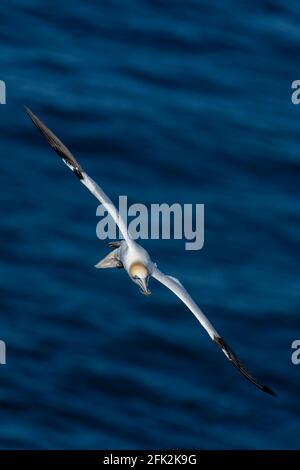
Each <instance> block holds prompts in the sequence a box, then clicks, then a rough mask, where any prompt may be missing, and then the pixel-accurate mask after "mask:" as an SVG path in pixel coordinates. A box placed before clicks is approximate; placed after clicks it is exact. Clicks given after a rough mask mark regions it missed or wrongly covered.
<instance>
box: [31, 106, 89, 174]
mask: <svg viewBox="0 0 300 470" xmlns="http://www.w3.org/2000/svg"><path fill="white" fill-rule="evenodd" d="M24 109H25V111H26V113H27V114H28V116H29V117H30V119H31V121H32V122H33V124H34V125H35V126H36V127H37V128H38V130H39V131H40V132H41V134H42V135H43V136H44V138H45V139H46V141H47V142H48V144H49V145H50V146H51V147H52V149H53V150H54V151H55V152H56V153H57V154H58V155H59V156H60V157H61V158H62V160H63V161H64V162H65V163H66V165H68V167H69V168H70V169H71V170H72V171H73V173H74V174H75V176H77V178H78V179H79V180H83V179H84V176H83V170H82V168H81V166H80V165H79V163H78V162H77V161H76V159H75V158H74V156H73V155H72V154H71V152H70V151H69V150H68V149H67V147H66V146H65V145H64V144H63V143H62V142H61V140H60V139H59V138H58V137H57V136H56V135H55V134H54V133H53V132H52V131H51V130H50V129H49V128H48V127H47V126H46V125H45V124H44V123H43V122H42V121H41V120H40V119H39V118H38V117H37V116H36V115H35V114H34V113H33V112H32V111H31V109H30V108H28V106H25V105H24Z"/></svg>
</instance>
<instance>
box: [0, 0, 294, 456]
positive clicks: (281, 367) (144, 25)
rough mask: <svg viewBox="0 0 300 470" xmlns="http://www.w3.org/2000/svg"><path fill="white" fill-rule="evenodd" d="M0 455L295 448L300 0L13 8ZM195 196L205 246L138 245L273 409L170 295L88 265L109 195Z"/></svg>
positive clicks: (3, 53) (5, 125) (5, 9)
mask: <svg viewBox="0 0 300 470" xmlns="http://www.w3.org/2000/svg"><path fill="white" fill-rule="evenodd" d="M0 18H1V29H0V79H1V80H4V81H5V83H6V87H7V89H6V92H7V96H6V100H7V103H6V104H5V105H0V136H1V140H0V149H1V157H0V158H1V172H0V179H1V203H0V204H1V230H0V237H1V240H0V257H1V264H0V289H1V295H0V302H1V304H0V305H1V308H0V339H1V340H3V341H5V342H6V346H7V358H6V359H7V364H6V365H1V366H0V384H1V385H0V448H1V449H93V448H94V449H117V448H119V449H129V448H135V449H143V448H148V449H166V448H172V449H176V448H177V449H178V448H195V449H297V448H299V447H300V438H299V436H300V402H299V393H300V381H299V379H300V375H299V374H300V365H299V366H297V365H293V364H292V362H291V354H292V352H293V351H292V349H291V343H292V341H293V340H295V339H300V322H299V319H300V291H299V280H300V279H299V261H300V260H299V237H300V184H299V178H300V106H296V105H293V104H292V102H291V93H292V90H291V83H292V81H293V80H296V79H300V28H299V23H300V5H299V2H298V1H296V0H289V2H286V1H283V0H277V1H270V0H251V1H250V0H248V1H241V0H240V1H237V0H226V1H223V2H211V1H210V0H187V1H182V0H172V1H167V0H165V1H162V0H109V1H108V0H101V1H96V0H88V1H84V0H74V1H72V2H62V1H41V0H2V2H1V6H0ZM23 105H27V106H30V107H31V108H32V110H33V111H34V112H35V113H36V114H38V115H39V116H40V117H41V118H42V119H43V120H44V121H45V122H46V123H47V124H48V125H49V126H50V127H51V128H52V129H53V130H54V131H55V132H56V133H57V134H58V135H59V136H60V138H61V139H62V140H63V141H64V142H65V143H66V144H67V145H68V146H69V147H70V148H71V150H72V151H73V153H74V155H75V156H76V157H77V159H78V160H79V161H80V163H81V164H82V166H83V167H84V169H85V170H86V171H87V172H88V174H89V175H91V176H92V177H93V178H94V179H95V180H96V181H97V182H98V183H99V184H101V186H102V187H103V189H104V190H105V191H106V192H107V193H108V194H109V195H110V197H111V198H112V199H113V200H114V201H116V202H117V201H118V196H119V195H128V202H129V203H130V204H131V203H135V202H139V203H144V204H147V205H149V204H151V203H162V202H167V203H169V204H172V203H174V202H179V203H181V204H183V203H193V204H196V203H199V204H200V203H203V204H205V243H204V247H203V249H202V250H200V251H186V250H185V246H184V241H182V240H170V241H168V240H148V241H145V242H144V246H145V247H146V248H147V249H148V250H149V251H150V253H151V256H152V257H153V259H154V260H155V261H157V262H158V264H159V267H160V268H161V270H162V271H164V272H166V273H168V274H171V275H174V276H176V277H178V278H179V279H180V280H181V282H182V283H183V284H184V285H185V286H186V288H187V289H188V290H189V292H190V293H191V294H192V296H193V297H194V298H195V300H196V301H197V302H198V303H199V305H200V306H201V308H203V310H204V311H205V313H206V314H207V316H208V317H209V319H210V320H211V322H212V323H213V324H214V325H215V327H216V329H217V330H218V331H220V332H221V334H222V335H223V336H224V338H225V339H226V340H227V342H228V343H229V344H230V345H231V347H232V348H233V349H234V350H235V351H236V352H237V353H238V355H239V356H240V357H241V359H242V360H243V361H244V362H245V363H246V365H247V366H248V368H249V369H250V371H251V372H253V374H254V375H256V376H257V377H259V378H260V379H261V380H262V381H263V382H264V383H266V384H268V385H269V386H270V387H272V388H273V389H274V390H275V391H276V392H277V395H278V397H277V398H273V397H271V396H268V395H267V394H264V393H262V392H260V391H259V390H257V389H256V388H255V387H253V385H251V384H250V383H249V382H247V381H246V380H245V379H244V378H243V377H242V376H241V375H240V374H239V373H238V372H237V371H236V370H235V369H234V368H233V367H232V365H231V364H230V363H229V362H228V361H227V360H226V358H225V356H224V355H223V354H222V353H221V352H220V351H219V350H218V349H217V348H216V347H215V345H214V344H213V343H212V342H211V341H210V339H209V337H208V336H207V334H206V333H205V332H204V331H203V330H202V328H201V326H200V325H199V324H198V322H197V321H196V319H195V318H194V317H193V315H192V314H191V313H190V312H189V311H188V310H187V309H186V308H185V307H184V305H183V304H181V303H180V301H179V300H178V299H176V298H175V296H174V295H172V293H171V292H169V291H167V290H166V289H165V288H164V287H163V286H161V285H159V284H158V283H155V281H153V282H152V283H151V286H150V288H151V290H152V293H153V295H152V296H150V297H148V298H145V297H144V296H142V295H141V294H140V293H139V291H138V289H137V287H136V286H135V285H134V284H133V283H132V282H131V281H130V279H129V278H128V277H127V276H126V274H125V273H124V272H122V271H121V270H106V271H102V270H96V269H95V268H94V267H93V266H94V264H95V263H96V262H97V261H99V260H100V259H101V258H102V257H104V256H105V255H106V254H107V252H108V247H107V241H100V240H99V239H98V238H97V237H96V233H95V230H96V224H97V223H98V221H99V217H97V216H96V208H97V201H96V200H95V199H93V197H92V196H91V195H90V194H89V193H88V192H87V191H86V190H85V188H84V187H83V186H81V185H80V184H79V182H78V181H77V180H76V178H74V177H73V175H72V174H71V172H70V171H69V170H68V169H67V168H66V167H65V166H64V165H63V164H62V163H61V161H60V159H59V158H58V156H57V155H56V154H55V153H54V152H53V151H52V150H51V149H50V148H49V147H48V146H47V145H46V143H45V142H44V141H43V139H42V138H41V136H40V135H39V134H38V132H37V131H36V129H35V128H34V126H33V125H32V123H31V122H30V120H29V119H28V117H27V116H26V114H25V112H24V109H23Z"/></svg>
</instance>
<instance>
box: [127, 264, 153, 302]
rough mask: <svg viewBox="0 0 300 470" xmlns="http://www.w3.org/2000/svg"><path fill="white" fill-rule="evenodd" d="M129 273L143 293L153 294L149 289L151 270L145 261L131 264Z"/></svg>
mask: <svg viewBox="0 0 300 470" xmlns="http://www.w3.org/2000/svg"><path fill="white" fill-rule="evenodd" d="M129 274H130V277H131V279H132V280H133V282H135V283H136V284H137V285H138V286H139V287H140V291H141V293H142V294H144V295H150V294H151V292H150V290H149V289H148V282H149V271H148V269H147V268H146V266H145V265H144V264H143V263H133V264H132V265H131V266H130V269H129Z"/></svg>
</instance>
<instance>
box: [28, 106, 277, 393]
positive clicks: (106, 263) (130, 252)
mask: <svg viewBox="0 0 300 470" xmlns="http://www.w3.org/2000/svg"><path fill="white" fill-rule="evenodd" d="M26 111H27V113H28V114H29V116H30V118H31V120H32V121H33V123H34V124H35V125H36V127H37V128H38V129H39V130H40V132H41V133H42V134H43V136H44V137H45V138H46V140H47V142H48V143H49V144H50V146H51V147H52V148H53V149H54V150H55V152H56V153H58V155H59V156H60V157H61V158H62V160H63V161H64V163H65V164H66V165H67V166H68V167H69V168H70V169H71V170H72V171H73V173H74V174H75V175H76V176H77V178H79V180H80V182H81V183H82V184H83V185H84V186H85V187H86V188H87V189H88V190H89V191H90V192H91V193H92V194H93V195H94V196H95V197H96V198H97V199H98V201H100V202H101V204H103V206H104V207H105V209H106V210H107V211H108V212H109V213H110V215H111V217H112V218H113V220H114V221H115V223H116V224H117V225H118V227H119V229H120V232H121V233H122V235H123V238H124V240H123V241H121V242H113V243H111V244H110V246H111V247H112V248H113V251H112V252H111V253H109V254H108V255H107V256H106V257H105V258H104V259H103V260H101V261H100V262H99V263H97V264H96V267H97V268H113V267H114V268H125V270H126V271H127V273H128V275H129V277H130V278H131V279H132V281H133V282H135V283H136V284H137V285H138V286H139V287H140V290H141V292H142V293H143V294H146V295H149V294H150V291H149V290H148V280H149V278H150V277H152V278H154V279H156V280H157V281H159V282H160V283H161V284H163V285H164V286H166V287H167V288H168V289H170V290H171V291H172V292H173V293H174V294H175V295H176V296H177V297H178V298H179V299H180V300H181V301H182V302H183V303H184V304H185V305H186V306H187V307H188V308H189V309H190V310H191V312H192V313H193V314H194V315H195V317H196V318H197V320H198V321H199V322H200V324H201V325H202V326H203V328H204V329H205V330H206V332H207V333H208V334H209V336H210V338H211V339H212V340H213V342H214V343H215V344H216V345H217V346H218V347H219V348H220V349H221V350H222V351H223V353H224V354H225V356H226V357H227V358H228V359H229V360H230V362H231V363H232V364H233V365H234V366H235V367H237V368H238V370H239V371H240V372H241V373H242V374H243V375H244V376H245V377H246V378H247V379H248V380H249V381H250V382H252V383H253V384H254V385H256V386H257V387H258V388H260V389H261V390H263V391H264V392H267V393H269V394H271V395H275V393H274V392H273V391H272V390H271V389H270V388H269V387H267V386H266V385H263V384H261V383H259V382H258V381H257V380H256V379H255V378H254V377H252V375H250V374H249V372H248V371H247V370H246V369H245V367H244V366H243V365H242V363H241V362H240V361H239V359H238V358H237V356H236V355H235V354H234V352H233V351H232V349H230V348H229V346H228V345H227V344H226V343H225V341H224V340H223V339H222V337H221V336H220V335H219V334H218V332H217V331H216V330H215V328H214V327H213V326H212V324H211V323H210V321H209V320H208V319H207V317H206V316H205V315H204V313H203V312H202V310H201V309H200V308H199V307H198V305H197V304H196V302H195V301H194V300H193V299H192V298H191V296H190V295H189V293H188V292H187V291H186V289H185V288H184V287H183V285H182V284H181V283H180V281H178V279H175V278H174V277H172V276H168V275H166V274H163V273H162V272H161V271H159V269H158V268H157V265H156V263H153V262H152V261H151V258H150V256H149V254H148V252H147V251H146V250H145V249H144V248H143V247H142V246H141V245H139V244H138V243H136V242H135V241H134V240H132V238H131V237H130V234H129V233H128V230H127V226H126V224H125V222H124V220H123V219H122V218H121V217H120V214H119V213H118V211H117V209H116V207H115V205H114V204H113V203H112V201H111V200H110V199H109V197H108V196H107V195H106V194H105V192H104V191H103V190H102V188H101V187H100V186H98V185H97V183H96V182H95V181H94V180H92V178H90V177H89V176H88V175H87V174H86V173H85V172H84V171H83V169H82V168H81V166H80V165H79V163H78V162H77V160H76V159H75V157H74V156H73V155H72V153H71V152H70V151H69V150H68V148H67V147H66V146H65V145H64V144H63V143H62V142H61V141H60V140H59V138H58V137H57V136H56V135H55V134H54V133H53V132H52V131H51V130H50V129H49V128H48V127H47V126H45V124H44V123H42V121H41V120H40V119H39V118H38V117H37V116H35V115H34V114H33V113H32V111H31V110H30V109H28V108H26Z"/></svg>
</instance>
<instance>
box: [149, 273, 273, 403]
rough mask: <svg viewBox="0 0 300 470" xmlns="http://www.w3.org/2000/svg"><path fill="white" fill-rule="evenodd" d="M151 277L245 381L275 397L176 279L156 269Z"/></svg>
mask: <svg viewBox="0 0 300 470" xmlns="http://www.w3.org/2000/svg"><path fill="white" fill-rule="evenodd" d="M152 277H154V279H156V280H157V281H159V282H161V283H162V284H163V285H165V286H166V287H168V288H169V289H170V290H171V291H172V292H173V293H174V294H175V295H177V297H179V299H180V300H182V302H183V303H184V304H185V305H186V306H187V307H188V308H189V309H190V310H191V312H192V313H193V314H194V315H195V317H196V318H197V320H198V321H199V322H200V323H201V325H202V326H203V328H204V329H205V330H206V331H207V333H208V334H209V336H210V337H211V339H212V340H213V342H214V343H215V344H216V345H217V346H218V347H219V348H220V349H221V350H222V351H223V353H224V354H225V356H226V357H227V359H229V361H230V362H231V363H232V364H233V365H234V366H235V367H236V368H237V369H238V370H239V371H240V372H241V374H243V376H244V377H246V379H248V380H249V381H250V382H252V383H253V384H254V385H256V387H258V388H259V389H260V390H262V391H263V392H266V393H269V394H270V395H273V396H276V394H275V393H274V392H273V390H271V389H270V388H269V387H267V386H266V385H263V384H261V383H260V382H258V381H257V380H256V379H255V378H254V377H253V376H252V375H251V374H250V373H249V372H248V371H247V369H245V367H244V366H243V364H242V363H241V361H240V360H239V359H238V357H237V356H236V354H235V353H234V352H233V351H232V349H231V348H230V347H229V346H228V345H227V344H226V342H225V341H224V340H223V338H222V337H221V336H220V335H219V334H218V332H217V331H216V330H215V328H214V327H213V326H212V324H211V323H210V321H209V320H208V319H207V318H206V316H205V315H204V313H203V312H202V311H201V309H200V308H199V307H198V305H197V304H196V303H195V302H194V300H193V299H192V298H191V296H190V295H189V293H188V292H187V291H186V290H185V288H184V287H183V285H182V284H181V283H180V282H179V281H178V279H176V278H174V277H172V276H167V275H166V274H163V273H162V272H160V271H159V269H158V268H157V267H155V268H154V269H153V272H152Z"/></svg>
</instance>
